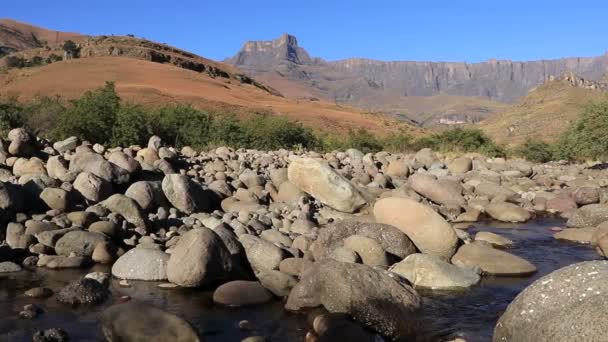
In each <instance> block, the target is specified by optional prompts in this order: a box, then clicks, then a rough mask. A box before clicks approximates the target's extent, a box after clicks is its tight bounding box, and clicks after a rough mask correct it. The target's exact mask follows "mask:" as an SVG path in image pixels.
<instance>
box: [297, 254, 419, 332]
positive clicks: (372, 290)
mask: <svg viewBox="0 0 608 342" xmlns="http://www.w3.org/2000/svg"><path fill="white" fill-rule="evenodd" d="M321 305H322V306H323V307H325V309H327V310H328V311H329V312H337V313H345V314H349V315H351V316H352V317H353V319H354V320H355V321H357V322H359V323H360V324H362V325H364V326H365V327H367V328H368V329H370V330H372V331H376V332H378V333H380V334H382V335H384V336H386V337H388V338H390V339H394V340H408V338H412V337H413V336H414V335H415V332H416V318H417V314H416V311H417V310H418V308H419V307H420V298H419V297H418V294H417V293H416V291H414V290H413V289H412V288H411V287H409V286H407V285H402V284H400V283H398V282H397V281H395V280H394V279H392V278H391V277H389V276H388V275H386V274H385V273H384V272H382V271H378V270H375V269H373V268H371V267H369V266H365V265H360V264H351V263H343V262H339V261H335V260H324V261H321V262H317V263H315V264H314V266H313V267H311V268H310V269H308V271H306V272H305V273H304V275H303V276H302V280H301V281H300V282H299V283H298V285H296V286H295V287H294V288H293V289H292V291H291V293H290V295H289V298H288V299H287V303H286V305H285V308H286V309H288V310H301V309H306V308H314V307H317V306H321Z"/></svg>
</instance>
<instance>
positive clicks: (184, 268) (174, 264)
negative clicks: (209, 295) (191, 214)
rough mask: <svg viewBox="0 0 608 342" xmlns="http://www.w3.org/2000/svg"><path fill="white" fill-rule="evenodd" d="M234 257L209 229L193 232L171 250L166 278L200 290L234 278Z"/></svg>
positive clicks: (181, 238) (193, 230) (183, 236)
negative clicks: (202, 287) (204, 286)
mask: <svg viewBox="0 0 608 342" xmlns="http://www.w3.org/2000/svg"><path fill="white" fill-rule="evenodd" d="M232 270H233V265H232V257H231V255H230V252H229V251H228V249H227V248H226V246H224V243H223V242H222V240H221V239H220V237H219V236H218V235H217V234H216V233H215V232H213V231H212V230H211V229H209V228H199V229H192V230H190V231H188V232H187V233H186V234H184V235H182V236H181V237H180V239H179V241H178V242H177V244H176V245H175V246H174V247H173V248H172V251H171V257H170V258H169V262H168V263H167V278H168V279H169V281H170V282H172V283H174V284H177V285H180V286H184V287H198V286H203V285H207V284H210V283H214V282H217V281H221V280H225V279H227V278H229V277H231V275H232V274H231V273H232Z"/></svg>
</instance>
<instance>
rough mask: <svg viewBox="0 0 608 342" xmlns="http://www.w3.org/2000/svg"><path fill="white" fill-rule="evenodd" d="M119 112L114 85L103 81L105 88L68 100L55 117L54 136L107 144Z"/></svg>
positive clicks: (118, 101)
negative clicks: (59, 113) (75, 137)
mask: <svg viewBox="0 0 608 342" xmlns="http://www.w3.org/2000/svg"><path fill="white" fill-rule="evenodd" d="M119 109H120V98H119V97H118V95H117V94H116V88H115V86H114V82H106V84H105V86H103V87H101V88H99V89H97V90H94V91H89V92H87V93H85V94H84V95H83V96H82V97H80V98H79V99H76V100H72V101H70V106H68V108H67V109H66V110H65V111H63V112H62V113H61V115H60V116H59V119H58V122H57V129H56V132H55V135H57V136H58V137H59V138H62V139H63V138H67V137H69V136H72V135H75V136H77V137H80V138H81V139H86V140H89V141H91V142H96V143H100V144H105V143H108V142H110V139H111V137H112V128H113V126H114V120H115V119H116V114H117V113H118V110H119Z"/></svg>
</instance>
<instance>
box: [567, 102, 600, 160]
mask: <svg viewBox="0 0 608 342" xmlns="http://www.w3.org/2000/svg"><path fill="white" fill-rule="evenodd" d="M555 150H556V157H558V158H560V159H568V160H585V159H594V160H597V159H600V158H606V157H608V100H606V101H601V102H594V103H590V104H589V105H587V106H586V107H585V108H584V109H583V112H582V114H581V116H580V118H579V119H578V121H576V122H575V123H574V124H573V125H572V126H570V128H569V129H568V130H566V132H564V133H563V134H562V135H561V136H560V139H559V140H558V141H557V144H556V147H555Z"/></svg>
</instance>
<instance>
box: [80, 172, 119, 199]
mask: <svg viewBox="0 0 608 342" xmlns="http://www.w3.org/2000/svg"><path fill="white" fill-rule="evenodd" d="M74 189H75V190H76V191H78V192H79V193H80V194H81V195H82V197H84V198H85V199H86V200H88V201H91V202H93V203H97V202H101V201H103V200H105V199H106V198H108V197H110V196H111V195H112V193H113V192H114V191H113V189H112V184H111V183H110V182H108V181H106V180H104V179H102V178H100V177H97V176H96V175H94V174H92V173H89V172H82V173H80V174H78V176H77V177H76V180H75V181H74Z"/></svg>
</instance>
